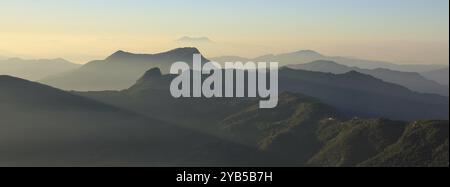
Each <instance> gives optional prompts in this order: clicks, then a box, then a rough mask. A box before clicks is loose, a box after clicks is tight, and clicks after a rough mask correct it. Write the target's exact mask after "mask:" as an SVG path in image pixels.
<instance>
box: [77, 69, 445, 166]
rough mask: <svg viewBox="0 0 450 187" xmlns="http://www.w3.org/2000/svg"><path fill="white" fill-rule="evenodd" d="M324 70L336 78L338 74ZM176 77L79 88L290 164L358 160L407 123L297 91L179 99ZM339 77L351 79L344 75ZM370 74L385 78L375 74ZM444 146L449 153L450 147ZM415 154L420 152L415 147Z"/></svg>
mask: <svg viewBox="0 0 450 187" xmlns="http://www.w3.org/2000/svg"><path fill="white" fill-rule="evenodd" d="M296 73H298V72H296ZM300 73H301V72H300ZM308 73H313V74H315V73H314V72H308ZM319 74H320V75H325V76H331V78H332V79H336V77H333V76H334V75H330V74H323V73H319ZM355 75H358V76H361V77H359V78H367V77H368V76H367V75H362V74H358V73H356V74H355ZM172 78H173V76H169V75H162V73H161V72H160V71H159V70H158V69H152V70H149V71H147V73H146V74H145V75H144V76H142V78H141V79H140V80H139V81H137V83H136V84H135V85H134V86H132V87H131V88H129V89H127V90H123V91H120V92H119V91H108V92H78V93H76V94H80V95H83V96H86V97H89V98H93V99H96V100H100V101H102V102H106V103H110V104H113V105H116V106H120V107H123V108H127V109H129V110H132V111H135V112H138V113H140V114H143V115H146V116H149V117H157V118H159V119H165V120H169V121H171V122H173V123H177V124H179V125H181V126H184V127H187V128H193V129H196V130H200V131H203V132H207V133H210V134H214V135H216V136H220V137H223V138H226V139H228V140H230V141H233V142H237V143H239V144H244V145H247V146H250V147H254V148H256V149H258V150H260V151H261V152H263V153H266V154H275V155H276V156H277V157H280V158H281V159H282V160H284V161H285V163H288V164H289V166H305V165H310V166H356V165H358V164H361V163H363V162H365V161H367V160H369V159H371V158H373V157H375V156H376V155H378V154H380V153H382V152H383V151H384V150H386V149H387V147H389V146H390V145H392V144H394V143H396V142H397V141H398V140H399V139H400V137H401V135H402V134H403V132H404V129H405V128H406V123H405V122H398V121H390V120H384V119H376V120H366V119H357V118H355V119H353V120H347V117H346V115H345V113H344V114H343V113H342V112H341V111H338V110H336V109H335V108H334V107H331V106H329V105H326V104H323V103H322V102H321V101H320V100H318V99H314V98H312V97H309V96H305V95H302V94H295V93H282V94H281V95H280V97H279V105H278V106H277V107H276V108H274V109H259V107H258V100H255V99H205V98H197V99H193V98H180V99H175V98H173V97H171V96H170V93H169V91H168V84H169V83H170V81H171V79H172ZM337 78H341V79H342V80H346V79H344V78H345V77H337ZM352 78H354V77H352ZM369 78H370V77H369ZM319 80H320V79H319ZM342 80H341V81H342ZM370 80H372V81H375V82H377V83H379V82H381V83H382V84H381V85H384V84H385V83H383V82H382V81H379V80H377V79H374V78H370ZM327 81H329V80H327ZM300 83H302V82H300ZM343 83H349V82H348V80H346V81H344V82H343ZM368 83H371V82H368ZM321 84H323V83H321ZM299 85H302V86H303V84H299ZM319 85H320V84H319ZM343 85H344V86H345V85H347V84H343ZM350 85H351V84H350ZM388 85H389V84H388ZM341 86H342V85H341ZM366 86H367V87H366V88H361V89H362V90H365V91H370V92H374V93H378V92H381V93H382V91H380V90H378V89H379V88H377V85H375V88H370V87H372V86H373V85H371V84H369V85H366ZM350 88H352V87H350ZM353 88H355V89H356V88H359V87H353ZM349 90H352V89H349ZM387 90H390V91H392V92H393V93H392V94H393V95H395V93H396V91H399V90H400V91H404V90H406V91H408V90H407V89H405V88H401V87H400V88H398V86H395V85H394V86H393V87H392V88H387ZM317 91H320V90H317ZM352 91H353V90H352ZM377 91H378V92H377ZM378 94H380V93H378ZM349 101H351V100H349ZM408 104H410V103H408ZM406 106H407V107H410V106H411V105H405V107H406ZM388 107H391V106H390V105H389V106H388ZM423 111H425V110H423ZM170 114H172V116H171V115H170ZM173 116H176V118H174V117H173ZM439 150H440V151H441V152H443V153H444V154H441V155H444V156H445V151H446V150H448V148H447V149H446V147H441V149H439ZM410 154H412V155H414V156H417V157H420V155H419V154H417V155H416V153H414V152H412V153H410ZM375 165H376V164H375ZM410 166H414V165H413V164H411V165H410Z"/></svg>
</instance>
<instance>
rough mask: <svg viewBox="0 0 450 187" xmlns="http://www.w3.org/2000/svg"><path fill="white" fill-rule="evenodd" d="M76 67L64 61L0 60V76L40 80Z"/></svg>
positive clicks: (76, 65)
mask: <svg viewBox="0 0 450 187" xmlns="http://www.w3.org/2000/svg"><path fill="white" fill-rule="evenodd" d="M78 67H80V65H78V64H74V63H71V62H69V61H67V60H64V59H40V60H24V59H20V58H9V59H3V60H2V59H0V75H11V76H16V77H20V78H24V79H29V80H40V79H42V78H44V77H47V76H51V75H56V74H59V73H63V72H67V71H71V70H74V69H76V68H78Z"/></svg>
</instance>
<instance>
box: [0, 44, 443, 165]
mask: <svg viewBox="0 0 450 187" xmlns="http://www.w3.org/2000/svg"><path fill="white" fill-rule="evenodd" d="M195 54H201V53H200V51H199V50H198V49H196V48H178V49H174V50H171V51H168V52H164V53H158V54H133V53H129V52H124V51H117V52H116V53H114V54H112V55H110V56H109V57H107V58H106V59H104V60H96V61H92V62H89V63H87V64H85V65H82V66H76V67H73V66H72V65H69V66H68V67H66V68H60V69H59V70H55V72H53V74H49V75H46V76H45V77H43V76H42V75H41V76H37V75H39V73H36V72H35V73H33V74H32V73H27V74H28V75H33V76H30V77H23V76H21V75H23V74H21V73H22V72H23V71H15V73H14V74H13V75H12V76H11V75H0V166H309V167H310V166H319V167H330V166H331V167H335V166H351V167H360V166H369V167H379V166H387V167H395V166H396V167H401V166H406V167H411V166H424V167H431V166H437V167H448V166H449V153H448V149H449V140H448V137H449V128H448V127H449V122H448V118H449V117H448V116H449V99H448V85H445V83H443V81H439V82H438V81H437V80H436V81H434V80H431V79H429V78H424V77H425V76H426V75H428V76H429V74H428V72H432V71H433V72H435V71H437V70H439V72H445V70H444V71H441V69H445V68H447V69H448V67H433V68H431V70H430V69H429V68H430V67H425V66H424V67H422V66H420V67H417V66H415V67H414V70H417V72H411V71H409V70H411V69H412V67H411V66H400V65H393V64H388V65H386V64H382V63H378V64H377V63H375V62H373V63H367V62H366V63H363V62H361V64H365V66H361V67H355V66H350V65H351V64H354V63H356V62H355V61H356V60H354V59H343V58H339V59H332V57H327V56H323V55H320V54H318V53H313V52H311V51H298V52H294V53H287V54H283V55H280V56H269V57H267V58H266V59H250V60H249V61H263V60H264V61H267V62H275V61H278V62H280V65H282V67H280V69H279V70H278V71H277V77H278V79H277V87H278V89H277V90H276V91H277V92H276V93H274V94H276V96H277V97H278V100H277V105H276V107H274V108H264V107H260V100H263V98H265V97H267V96H269V95H261V94H260V95H259V96H258V97H205V96H200V97H174V96H173V95H174V94H173V91H172V90H171V87H174V88H180V87H179V86H180V85H179V84H175V85H176V86H171V85H172V84H173V81H174V80H177V78H180V77H179V75H176V74H175V73H174V72H176V73H179V71H170V70H171V66H172V64H173V63H174V62H186V64H185V65H186V66H188V67H189V68H188V69H184V72H188V73H189V75H192V76H194V75H195V74H191V73H192V69H193V68H191V67H194V66H195V63H196V62H195V61H196V60H195V58H194V59H193V56H194V55H195ZM197 60H198V61H197V63H199V64H202V65H204V64H206V63H207V62H210V60H209V59H207V58H206V57H204V56H202V55H200V56H197ZM212 60H213V61H217V62H218V63H219V64H221V65H224V63H225V62H237V61H240V60H238V59H230V58H227V59H225V58H215V59H212ZM331 60H334V61H331ZM40 63H41V65H40V66H42V67H43V66H45V63H44V62H43V61H41V62H40ZM54 63H55V62H54V61H51V63H50V66H52V64H54ZM60 63H62V64H64V63H63V62H60ZM1 64H2V63H1V62H0V70H1V67H2V65H1ZM17 64H19V63H17ZM199 64H197V65H199ZM367 64H371V65H372V66H378V67H373V68H371V67H367ZM60 65H61V64H60ZM347 65H348V66H347ZM393 67H395V70H390V69H389V68H391V69H394V68H393ZM377 68H385V69H383V70H380V69H377ZM422 68H423V69H422ZM435 68H436V69H435ZM419 69H420V71H419ZM27 71H30V70H29V69H27ZM36 71H41V70H39V69H37V70H36ZM0 72H2V71H0ZM216 72H219V73H218V75H220V77H219V76H217V77H219V78H218V80H221V79H222V78H223V77H225V74H226V70H224V69H220V70H216ZM171 73H173V74H171ZM194 73H195V72H194ZM2 74H8V73H2ZM10 74H11V73H10ZM238 74H239V73H236V72H235V73H234V74H233V76H232V78H234V80H242V81H241V82H243V83H245V82H247V81H248V80H249V79H251V77H252V76H249V75H251V73H249V71H242V75H243V76H242V77H241V79H239V78H238V77H237V76H239V75H238ZM434 74H435V75H436V74H437V73H434ZM255 75H256V74H255ZM196 76H198V77H197V79H198V80H201V82H205V80H207V79H208V78H210V76H209V74H200V73H198V74H196ZM428 76H427V77H428ZM447 76H448V71H447ZM430 77H431V76H430ZM435 77H437V76H435ZM191 78H192V79H191ZM193 79H194V78H193V77H189V79H188V81H186V82H185V83H183V85H186V84H187V85H193V86H194V84H195V83H194V80H193ZM436 79H437V78H436ZM222 80H225V78H224V79H222ZM410 80H414V83H415V84H414V83H413V84H412V83H411V82H409V81H410ZM267 81H268V80H267ZM175 82H176V83H180V82H177V81H175ZM220 82H222V81H220ZM256 82H257V81H256V78H255V83H256ZM419 83H420V84H419ZM219 85H220V84H219ZM266 85H269V84H266ZM272 85H274V83H270V87H271V86H272ZM214 86H215V85H214ZM222 86H223V89H217V87H213V88H216V89H217V90H218V91H217V90H216V91H217V92H214V93H215V95H216V96H226V95H227V93H226V92H227V91H226V90H227V89H225V88H226V87H228V88H230V87H231V88H233V89H232V90H233V91H236V87H237V86H238V87H241V88H244V89H243V90H246V91H245V92H244V93H241V94H243V95H245V96H248V95H253V96H257V95H256V88H255V90H254V91H255V93H253V94H252V93H251V92H252V91H251V90H252V89H250V88H249V86H251V85H249V84H248V83H247V84H244V85H241V86H239V84H233V85H232V86H225V84H223V85H221V86H220V87H221V88H222ZM207 87H208V86H207ZM188 88H189V89H187V91H186V90H185V91H184V92H183V93H190V92H191V90H192V89H193V88H192V87H188ZM197 88H201V86H197ZM211 88H212V87H211V85H210V86H209V89H211ZM194 90H195V89H194ZM199 90H201V89H199ZM249 90H250V91H249ZM181 91H182V90H181ZM213 91H214V90H213ZM264 91H270V90H264ZM219 92H220V93H219ZM202 93H203V92H200V93H199V94H200V95H201V94H202ZM269 93H272V92H269ZM203 94H204V93H203ZM176 95H180V96H182V95H183V94H176ZM213 95H214V94H213Z"/></svg>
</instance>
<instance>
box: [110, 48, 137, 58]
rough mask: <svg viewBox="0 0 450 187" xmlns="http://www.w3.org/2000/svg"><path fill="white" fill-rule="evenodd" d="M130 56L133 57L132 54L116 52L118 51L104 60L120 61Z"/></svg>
mask: <svg viewBox="0 0 450 187" xmlns="http://www.w3.org/2000/svg"><path fill="white" fill-rule="evenodd" d="M130 55H133V54H132V53H129V52H125V51H122V50H118V51H116V52H114V53H113V54H112V55H110V56H109V57H108V58H106V59H108V60H111V59H122V58H126V57H128V56H130Z"/></svg>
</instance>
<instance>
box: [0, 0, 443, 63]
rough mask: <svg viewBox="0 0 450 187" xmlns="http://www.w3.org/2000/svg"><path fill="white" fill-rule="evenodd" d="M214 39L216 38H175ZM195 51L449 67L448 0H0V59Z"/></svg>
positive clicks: (81, 58)
mask: <svg viewBox="0 0 450 187" xmlns="http://www.w3.org/2000/svg"><path fill="white" fill-rule="evenodd" d="M184 36H189V37H208V38H209V39H210V40H211V41H210V42H195V41H193V42H179V41H177V39H179V38H181V37H184ZM183 46H194V47H198V48H199V49H200V50H201V51H202V53H203V54H204V55H205V56H207V57H214V56H221V55H237V56H244V57H256V56H259V55H265V54H278V53H284V52H292V51H298V50H303V49H310V50H315V51H318V52H320V53H322V54H325V55H330V56H347V57H357V58H364V59H372V60H384V61H390V62H395V63H399V64H406V63H407V64H448V63H449V52H448V51H449V1H448V0H151V1H150V0H126V1H125V0H72V1H69V0H0V56H10V57H13V56H14V57H16V56H18V57H23V58H60V57H61V58H65V59H68V60H71V61H74V62H76V63H86V62H88V61H90V60H94V59H103V58H105V57H106V56H108V55H109V54H111V53H113V52H114V51H117V50H125V51H129V52H135V53H158V52H163V51H166V50H169V49H172V48H176V47H183Z"/></svg>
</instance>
